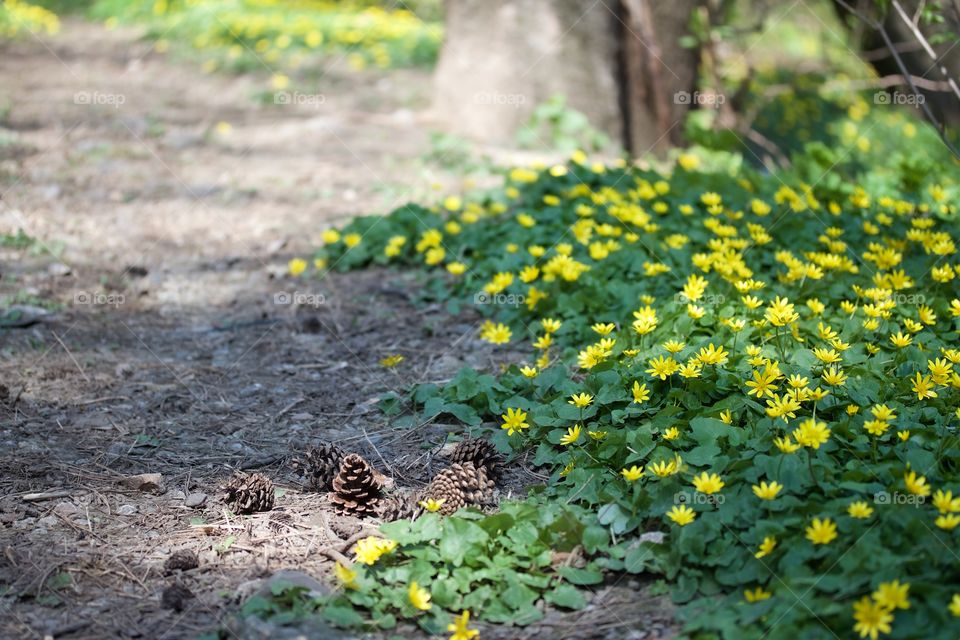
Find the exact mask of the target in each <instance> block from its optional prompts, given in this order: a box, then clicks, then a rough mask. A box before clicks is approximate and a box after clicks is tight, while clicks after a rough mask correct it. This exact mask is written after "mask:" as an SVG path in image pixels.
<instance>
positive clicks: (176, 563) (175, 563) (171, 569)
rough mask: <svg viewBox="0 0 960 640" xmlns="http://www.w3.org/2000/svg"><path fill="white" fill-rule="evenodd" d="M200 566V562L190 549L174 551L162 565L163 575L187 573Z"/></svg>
mask: <svg viewBox="0 0 960 640" xmlns="http://www.w3.org/2000/svg"><path fill="white" fill-rule="evenodd" d="M199 566H200V560H199V558H197V554H196V553H194V552H193V551H191V550H190V549H180V550H179V551H174V552H173V553H172V554H171V555H170V557H169V558H167V561H166V562H164V563H163V573H164V574H165V575H168V576H169V575H170V574H172V573H175V572H177V571H189V570H190V569H196V568H197V567H199Z"/></svg>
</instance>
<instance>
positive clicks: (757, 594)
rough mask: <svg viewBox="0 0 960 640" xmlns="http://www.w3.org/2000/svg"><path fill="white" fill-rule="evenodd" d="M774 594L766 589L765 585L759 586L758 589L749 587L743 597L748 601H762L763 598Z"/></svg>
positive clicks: (765, 598)
mask: <svg viewBox="0 0 960 640" xmlns="http://www.w3.org/2000/svg"><path fill="white" fill-rule="evenodd" d="M772 595H773V594H772V593H770V592H769V591H764V590H763V587H757V588H756V589H753V590H751V589H747V590H745V591H744V592H743V599H744V600H746V601H747V602H760V601H762V600H767V599H769V598H770V596H772Z"/></svg>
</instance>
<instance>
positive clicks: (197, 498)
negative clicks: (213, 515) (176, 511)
mask: <svg viewBox="0 0 960 640" xmlns="http://www.w3.org/2000/svg"><path fill="white" fill-rule="evenodd" d="M206 501H207V494H205V493H191V494H190V495H188V496H187V499H186V500H184V501H183V505H184V506H185V507H189V508H191V509H196V508H197V507H200V506H202V505H203V503H204V502H206Z"/></svg>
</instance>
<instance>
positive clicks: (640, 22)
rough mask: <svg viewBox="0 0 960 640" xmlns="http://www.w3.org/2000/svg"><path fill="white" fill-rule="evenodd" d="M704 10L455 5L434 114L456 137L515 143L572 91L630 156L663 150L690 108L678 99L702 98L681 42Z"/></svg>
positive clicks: (561, 2)
mask: <svg viewBox="0 0 960 640" xmlns="http://www.w3.org/2000/svg"><path fill="white" fill-rule="evenodd" d="M697 4H698V2H697V0H673V1H672V2H671V3H669V4H665V3H663V2H653V1H652V0H639V1H637V0H629V1H628V0H447V2H446V11H447V16H446V40H445V42H444V45H443V48H442V50H441V54H440V59H439V61H438V64H437V70H436V74H435V99H434V107H435V109H436V111H437V113H438V115H439V116H440V117H441V119H442V120H443V121H444V122H445V124H446V125H447V127H448V128H449V129H450V130H451V131H453V132H454V133H458V134H461V135H465V136H469V137H473V138H478V139H482V140H484V141H486V142H492V143H506V144H509V143H510V142H512V141H513V140H514V137H515V134H516V132H517V131H518V130H519V129H520V128H521V127H522V126H523V125H524V124H525V123H526V122H527V121H528V120H529V118H530V114H531V113H532V111H533V109H534V108H535V107H536V106H537V105H538V104H540V103H542V102H545V101H546V100H549V99H550V98H551V97H553V96H554V95H556V94H562V95H563V96H565V97H566V100H567V104H568V105H569V106H570V107H572V108H574V109H576V110H578V111H580V112H582V113H584V114H585V115H586V116H587V118H588V119H589V120H590V123H591V125H592V126H593V127H595V128H596V129H599V130H600V131H603V132H604V133H606V134H607V135H608V136H609V137H610V138H611V139H613V140H618V141H622V143H623V146H624V147H626V148H627V149H632V150H634V151H636V152H638V153H643V152H645V151H648V150H651V149H660V148H663V147H664V146H666V145H667V144H669V143H670V142H676V141H678V140H679V135H680V132H681V131H682V126H680V124H679V122H680V120H681V119H682V117H683V114H684V113H685V112H686V111H687V109H688V108H689V103H687V104H677V103H675V101H674V94H675V93H676V92H677V91H688V92H692V90H693V85H694V81H695V76H696V66H697V54H696V51H690V50H685V49H681V48H680V47H679V45H678V44H677V41H678V39H679V38H680V36H682V35H683V34H684V33H686V26H687V20H688V19H689V16H690V11H691V10H692V8H693V7H694V6H696V5H697ZM627 5H630V6H629V7H628V6H627ZM634 5H636V6H634ZM548 143H549V141H544V145H545V146H547V144H548Z"/></svg>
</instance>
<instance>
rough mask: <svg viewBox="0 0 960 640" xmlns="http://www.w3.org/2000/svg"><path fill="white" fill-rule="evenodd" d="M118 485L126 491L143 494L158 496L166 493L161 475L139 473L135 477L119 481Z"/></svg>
mask: <svg viewBox="0 0 960 640" xmlns="http://www.w3.org/2000/svg"><path fill="white" fill-rule="evenodd" d="M120 484H122V485H123V486H125V487H127V488H128V489H133V490H134V491H143V492H144V493H157V494H160V493H163V492H164V491H166V488H165V487H164V486H163V475H162V474H159V473H141V474H139V475H135V476H127V477H126V478H123V479H122V480H120Z"/></svg>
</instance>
